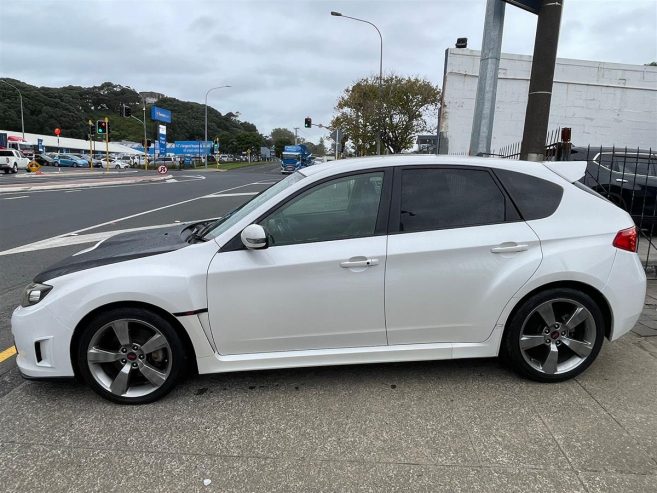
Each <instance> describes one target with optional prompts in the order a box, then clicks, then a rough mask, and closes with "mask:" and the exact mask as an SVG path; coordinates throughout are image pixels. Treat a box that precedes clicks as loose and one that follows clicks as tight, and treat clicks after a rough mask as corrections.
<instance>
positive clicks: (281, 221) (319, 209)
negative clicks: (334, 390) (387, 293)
mask: <svg viewBox="0 0 657 493" xmlns="http://www.w3.org/2000/svg"><path fill="white" fill-rule="evenodd" d="M391 178H392V175H391V171H390V172H388V173H386V172H385V171H382V170H375V171H368V172H365V173H356V174H347V175H345V176H339V177H335V178H331V179H329V180H327V181H323V182H321V183H317V184H313V185H310V186H309V187H308V188H307V189H305V190H303V191H301V192H299V193H298V194H295V195H294V196H293V197H292V198H290V199H287V200H286V201H285V202H284V203H282V204H280V205H278V206H276V207H275V208H274V209H272V210H271V211H270V212H268V213H267V214H266V215H264V216H263V217H262V218H261V220H259V221H258V223H259V224H260V225H262V226H263V228H264V229H265V231H266V232H267V237H268V247H267V248H265V249H260V250H247V249H246V248H244V247H242V246H241V244H239V242H237V243H238V244H239V245H240V246H239V247H229V248H227V249H222V251H220V252H219V253H218V254H217V255H215V257H214V259H213V260H212V262H211V264H210V267H209V271H208V311H209V317H210V324H211V328H212V332H213V335H214V338H215V341H216V343H217V346H218V350H219V353H220V354H225V355H231V354H245V353H265V352H272V351H296V350H311V349H331V348H344V347H361V346H381V345H385V344H386V343H387V340H386V329H385V314H384V306H383V303H384V294H383V286H384V269H385V258H386V226H387V211H388V207H389V191H390V188H391V183H390V182H391ZM231 244H236V242H235V241H232V242H229V243H228V245H231Z"/></svg>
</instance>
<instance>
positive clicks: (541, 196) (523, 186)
mask: <svg viewBox="0 0 657 493" xmlns="http://www.w3.org/2000/svg"><path fill="white" fill-rule="evenodd" d="M495 174H496V175H497V176H498V178H499V179H500V181H501V182H502V184H503V185H504V187H505V188H506V190H507V192H509V195H511V198H512V199H513V201H514V202H515V204H516V206H517V207H518V210H520V214H521V215H522V217H523V219H524V220H525V221H531V220H532V219H542V218H544V217H548V216H551V215H552V214H554V211H556V210H557V207H559V204H560V203H561V197H562V196H563V188H561V187H560V186H559V185H557V184H556V183H552V182H549V181H546V180H542V179H540V178H536V177H535V176H530V175H526V174H524V173H516V172H515V171H507V170H502V169H497V170H495Z"/></svg>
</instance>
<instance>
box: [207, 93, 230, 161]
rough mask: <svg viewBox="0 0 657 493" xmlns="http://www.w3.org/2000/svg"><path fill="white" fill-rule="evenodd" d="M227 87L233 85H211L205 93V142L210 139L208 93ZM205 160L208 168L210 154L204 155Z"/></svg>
mask: <svg viewBox="0 0 657 493" xmlns="http://www.w3.org/2000/svg"><path fill="white" fill-rule="evenodd" d="M225 87H231V86H217V87H211V88H210V89H208V91H207V92H206V93H205V140H204V141H203V142H204V143H205V142H207V141H208V94H210V91H214V90H215V89H223V88H225ZM203 162H204V163H205V167H206V168H207V167H208V156H207V155H205V156H204V157H203Z"/></svg>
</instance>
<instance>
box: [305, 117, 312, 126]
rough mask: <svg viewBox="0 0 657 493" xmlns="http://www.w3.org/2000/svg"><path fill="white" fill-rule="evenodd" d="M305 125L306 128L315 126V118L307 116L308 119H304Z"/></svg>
mask: <svg viewBox="0 0 657 493" xmlns="http://www.w3.org/2000/svg"><path fill="white" fill-rule="evenodd" d="M303 126H304V127H306V128H310V127H312V126H313V119H312V118H310V117H309V116H307V117H306V119H305V120H304V121H303Z"/></svg>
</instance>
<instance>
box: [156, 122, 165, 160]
mask: <svg viewBox="0 0 657 493" xmlns="http://www.w3.org/2000/svg"><path fill="white" fill-rule="evenodd" d="M157 140H158V142H159V145H160V156H166V155H167V126H166V125H158V136H157Z"/></svg>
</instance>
